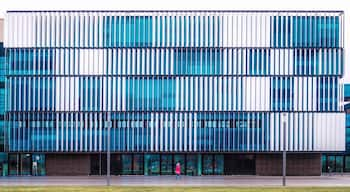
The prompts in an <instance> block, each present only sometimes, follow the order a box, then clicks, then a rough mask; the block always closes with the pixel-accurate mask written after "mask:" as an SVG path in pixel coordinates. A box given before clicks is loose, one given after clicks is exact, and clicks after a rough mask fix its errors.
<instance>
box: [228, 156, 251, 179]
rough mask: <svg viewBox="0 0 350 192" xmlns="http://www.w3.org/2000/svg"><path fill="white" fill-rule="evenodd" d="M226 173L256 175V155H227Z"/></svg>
mask: <svg viewBox="0 0 350 192" xmlns="http://www.w3.org/2000/svg"><path fill="white" fill-rule="evenodd" d="M224 161H225V168H224V172H225V175H255V155H239V154H230V155H225V157H224Z"/></svg>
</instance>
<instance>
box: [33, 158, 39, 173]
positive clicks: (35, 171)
mask: <svg viewBox="0 0 350 192" xmlns="http://www.w3.org/2000/svg"><path fill="white" fill-rule="evenodd" d="M33 175H34V176H38V163H37V162H36V161H33Z"/></svg>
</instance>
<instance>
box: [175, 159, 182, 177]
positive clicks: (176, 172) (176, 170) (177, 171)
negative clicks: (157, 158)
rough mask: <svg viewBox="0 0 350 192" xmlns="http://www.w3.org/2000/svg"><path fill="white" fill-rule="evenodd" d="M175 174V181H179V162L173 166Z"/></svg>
mask: <svg viewBox="0 0 350 192" xmlns="http://www.w3.org/2000/svg"><path fill="white" fill-rule="evenodd" d="M175 174H176V180H178V179H180V175H181V165H180V163H179V162H177V163H176V166H175Z"/></svg>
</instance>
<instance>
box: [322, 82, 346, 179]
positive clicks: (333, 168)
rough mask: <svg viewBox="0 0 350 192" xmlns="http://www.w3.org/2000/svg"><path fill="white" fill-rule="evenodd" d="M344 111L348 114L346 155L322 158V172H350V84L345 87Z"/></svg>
mask: <svg viewBox="0 0 350 192" xmlns="http://www.w3.org/2000/svg"><path fill="white" fill-rule="evenodd" d="M344 101H345V105H344V110H345V113H346V132H345V139H346V143H345V149H346V150H345V151H344V153H334V152H333V153H326V154H323V156H322V172H325V173H334V172H336V173H342V172H350V103H349V101H350V84H345V85H344ZM339 136H340V135H339Z"/></svg>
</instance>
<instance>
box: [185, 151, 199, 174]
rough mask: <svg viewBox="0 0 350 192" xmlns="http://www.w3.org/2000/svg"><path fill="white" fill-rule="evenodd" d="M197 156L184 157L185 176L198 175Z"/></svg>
mask: <svg viewBox="0 0 350 192" xmlns="http://www.w3.org/2000/svg"><path fill="white" fill-rule="evenodd" d="M197 158H198V156H197V155H187V156H186V175H198V172H197V163H198V160H197Z"/></svg>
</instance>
